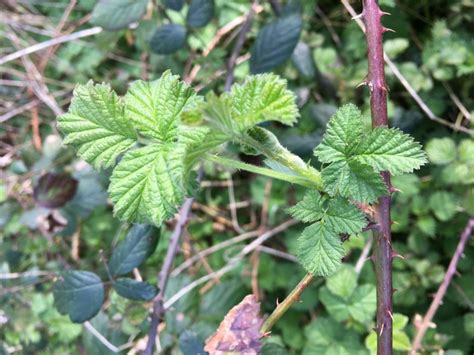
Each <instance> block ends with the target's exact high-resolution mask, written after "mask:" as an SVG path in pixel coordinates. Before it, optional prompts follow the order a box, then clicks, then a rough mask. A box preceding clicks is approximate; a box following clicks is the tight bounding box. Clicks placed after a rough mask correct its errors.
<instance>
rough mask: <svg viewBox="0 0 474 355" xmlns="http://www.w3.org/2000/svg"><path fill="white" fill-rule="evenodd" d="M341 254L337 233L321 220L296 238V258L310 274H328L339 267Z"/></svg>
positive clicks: (342, 250) (342, 252) (341, 248)
mask: <svg viewBox="0 0 474 355" xmlns="http://www.w3.org/2000/svg"><path fill="white" fill-rule="evenodd" d="M343 256H344V248H343V247H342V243H341V240H340V238H339V235H338V234H337V233H334V232H333V231H331V230H330V229H329V228H328V226H327V225H326V224H324V223H322V222H317V223H315V224H312V225H311V226H309V227H307V228H306V229H305V230H304V231H303V233H302V234H301V236H300V237H299V238H298V260H299V261H300V263H301V265H303V267H304V268H305V269H306V270H307V271H308V272H310V273H312V274H315V275H320V276H328V275H330V274H331V273H333V272H334V271H335V270H336V269H337V268H338V267H339V265H340V264H341V259H342V257H343Z"/></svg>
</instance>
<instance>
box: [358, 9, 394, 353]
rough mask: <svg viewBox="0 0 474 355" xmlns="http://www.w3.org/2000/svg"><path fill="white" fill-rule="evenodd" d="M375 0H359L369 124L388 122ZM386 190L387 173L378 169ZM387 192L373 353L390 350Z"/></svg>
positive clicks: (379, 236) (382, 204) (378, 233)
mask: <svg viewBox="0 0 474 355" xmlns="http://www.w3.org/2000/svg"><path fill="white" fill-rule="evenodd" d="M383 15H384V13H383V12H382V11H381V10H380V8H379V5H378V3H377V0H363V12H362V18H363V19H364V22H365V28H366V38H367V47H368V62H369V73H368V77H367V85H368V87H369V89H370V109H371V113H372V126H373V127H380V126H388V117H387V86H386V83H385V71H384V53H383V33H384V32H385V31H386V29H385V28H384V27H383V26H382V22H381V18H382V16H383ZM381 174H382V177H383V179H384V181H385V183H386V184H387V187H388V188H389V191H390V174H389V173H388V172H382V173H381ZM390 200H391V198H390V195H388V196H382V197H380V198H379V200H378V203H377V204H376V205H375V206H374V209H375V220H376V222H377V224H378V228H377V229H374V231H373V237H374V248H373V250H374V251H373V256H372V259H373V262H374V267H375V275H376V279H377V328H376V331H377V353H378V354H383V355H388V354H392V317H393V316H392V314H393V308H392V256H393V252H392V241H391V232H390V224H391V219H390V203H391V201H390Z"/></svg>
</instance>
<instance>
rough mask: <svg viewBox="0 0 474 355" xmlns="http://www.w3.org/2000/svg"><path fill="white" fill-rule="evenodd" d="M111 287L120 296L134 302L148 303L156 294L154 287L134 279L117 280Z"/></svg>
mask: <svg viewBox="0 0 474 355" xmlns="http://www.w3.org/2000/svg"><path fill="white" fill-rule="evenodd" d="M112 286H113V287H114V289H115V291H117V293H118V294H119V295H120V296H122V297H125V298H128V299H131V300H134V301H149V300H151V299H153V298H154V297H155V296H156V294H157V293H158V289H157V288H156V287H155V286H153V285H150V284H149V283H146V282H142V281H137V280H134V279H127V278H122V279H117V280H115V281H114V282H113V284H112Z"/></svg>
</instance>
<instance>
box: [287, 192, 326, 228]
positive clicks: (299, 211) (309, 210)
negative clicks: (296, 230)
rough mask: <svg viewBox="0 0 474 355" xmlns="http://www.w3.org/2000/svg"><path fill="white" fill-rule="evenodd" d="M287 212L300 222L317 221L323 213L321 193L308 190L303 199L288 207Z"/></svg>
mask: <svg viewBox="0 0 474 355" xmlns="http://www.w3.org/2000/svg"><path fill="white" fill-rule="evenodd" d="M288 212H289V213H290V214H291V215H292V216H293V217H294V218H296V219H298V220H300V221H301V222H305V223H308V222H311V223H312V222H316V221H319V220H320V219H321V218H323V215H324V210H323V206H322V199H321V194H320V193H319V192H317V191H315V190H309V191H308V192H307V193H306V194H305V195H304V197H303V200H301V201H300V202H298V203H297V204H296V205H295V206H293V207H290V208H288Z"/></svg>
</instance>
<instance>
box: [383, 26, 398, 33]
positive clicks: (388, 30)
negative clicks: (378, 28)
mask: <svg viewBox="0 0 474 355" xmlns="http://www.w3.org/2000/svg"><path fill="white" fill-rule="evenodd" d="M382 32H383V33H385V32H393V33H395V32H396V31H395V30H394V29H392V28H388V27H382Z"/></svg>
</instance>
